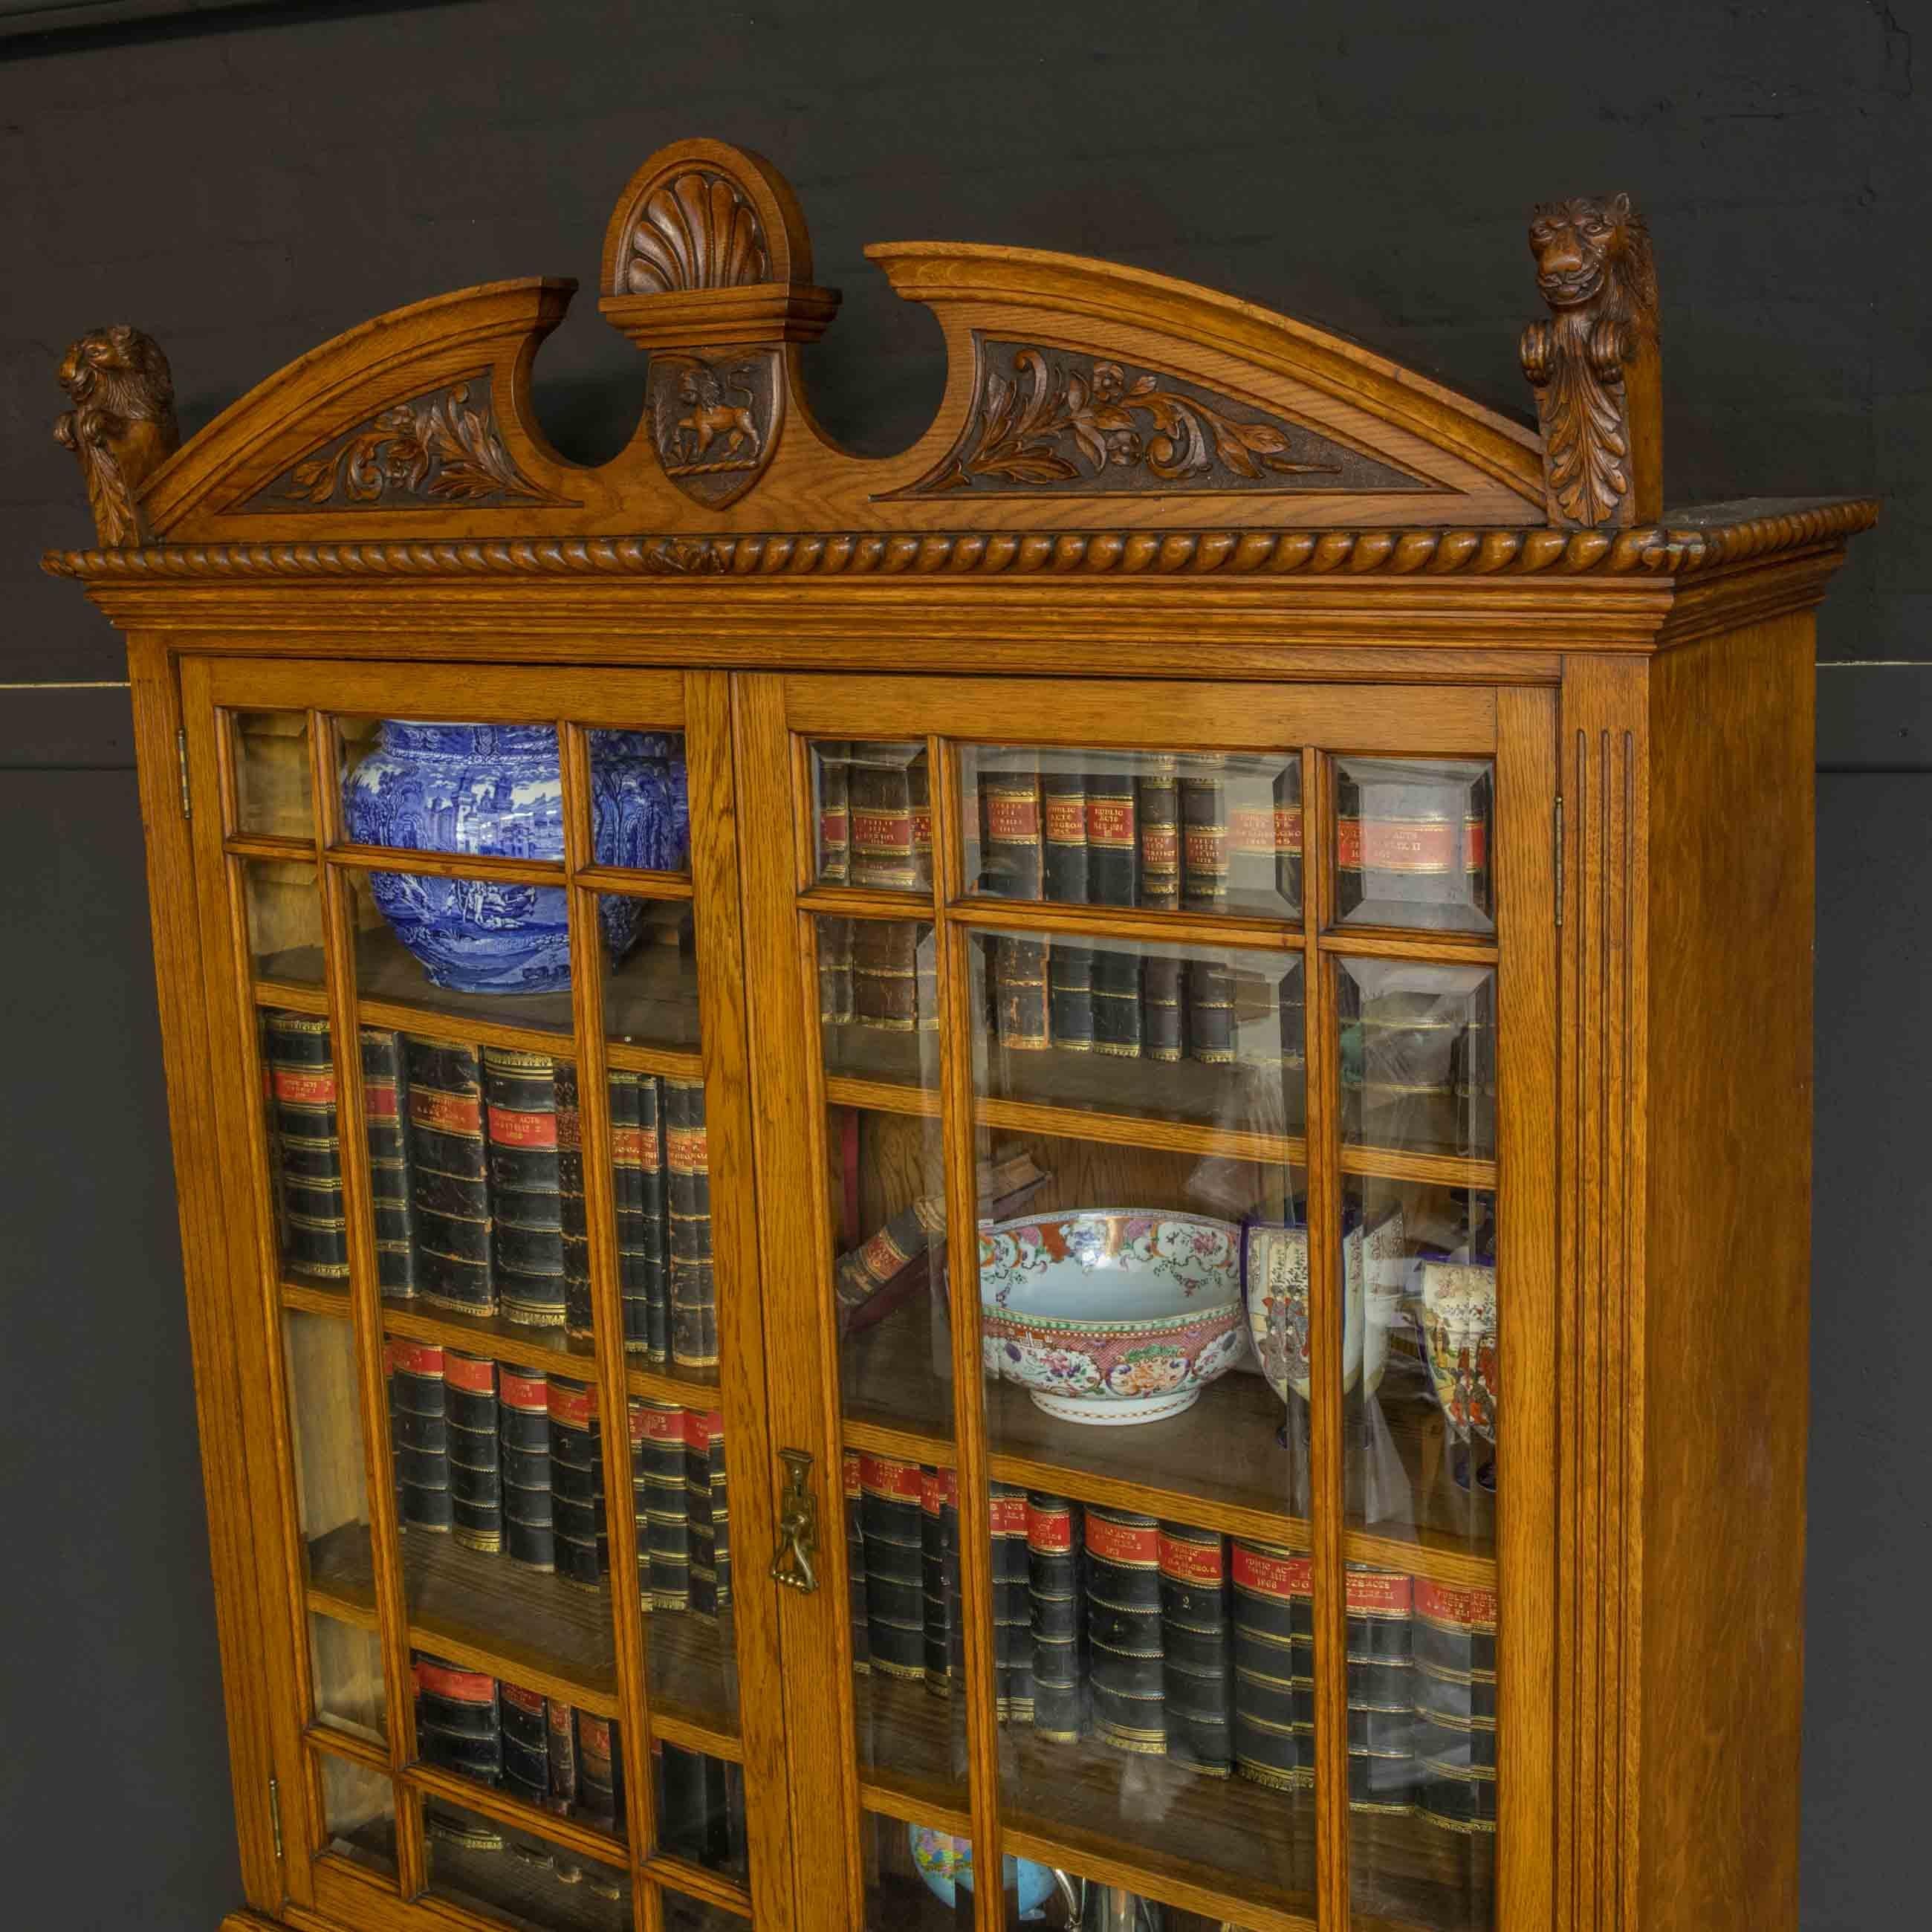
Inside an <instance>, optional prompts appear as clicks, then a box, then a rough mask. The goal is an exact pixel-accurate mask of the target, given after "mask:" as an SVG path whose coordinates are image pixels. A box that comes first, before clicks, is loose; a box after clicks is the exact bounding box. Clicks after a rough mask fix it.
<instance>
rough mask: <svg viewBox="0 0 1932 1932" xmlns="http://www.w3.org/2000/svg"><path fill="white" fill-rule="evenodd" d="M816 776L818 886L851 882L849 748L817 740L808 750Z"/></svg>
mask: <svg viewBox="0 0 1932 1932" xmlns="http://www.w3.org/2000/svg"><path fill="white" fill-rule="evenodd" d="M811 749H812V754H813V757H814V761H815V769H816V770H817V776H818V877H819V882H820V884H822V885H827V886H844V885H850V883H851V882H852V804H851V789H850V779H851V771H852V765H851V759H852V748H851V746H850V745H849V744H847V743H846V742H844V740H843V739H831V738H825V739H820V740H819V742H817V744H815V745H813V746H812V748H811Z"/></svg>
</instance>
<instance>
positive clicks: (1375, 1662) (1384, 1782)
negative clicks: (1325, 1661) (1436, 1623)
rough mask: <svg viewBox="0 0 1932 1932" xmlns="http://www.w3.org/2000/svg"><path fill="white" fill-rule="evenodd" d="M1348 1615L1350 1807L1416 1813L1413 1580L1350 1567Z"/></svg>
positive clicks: (1397, 1573)
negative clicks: (1413, 1708) (1413, 1707)
mask: <svg viewBox="0 0 1932 1932" xmlns="http://www.w3.org/2000/svg"><path fill="white" fill-rule="evenodd" d="M1343 1589H1344V1592H1345V1594H1346V1600H1347V1605H1348V1615H1349V1660H1348V1661H1349V1804H1350V1805H1351V1806H1352V1808H1354V1809H1355V1810H1357V1811H1379V1812H1388V1813H1391V1814H1401V1813H1406V1812H1408V1811H1413V1810H1414V1809H1415V1736H1414V1731H1415V1723H1414V1715H1413V1710H1412V1706H1413V1704H1414V1701H1415V1691H1414V1685H1415V1667H1414V1664H1413V1661H1412V1623H1411V1615H1412V1584H1411V1583H1410V1580H1409V1578H1408V1577H1406V1576H1405V1575H1404V1574H1403V1573H1402V1572H1400V1571H1394V1570H1381V1569H1377V1568H1373V1566H1372V1565H1368V1564H1364V1563H1351V1564H1349V1565H1347V1566H1346V1571H1345V1574H1344V1580H1343Z"/></svg>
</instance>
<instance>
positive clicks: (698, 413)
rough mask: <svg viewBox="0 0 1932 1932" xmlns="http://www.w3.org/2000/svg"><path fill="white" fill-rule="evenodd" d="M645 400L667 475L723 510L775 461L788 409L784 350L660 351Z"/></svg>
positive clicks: (695, 496) (653, 363) (654, 359)
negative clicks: (782, 360)
mask: <svg viewBox="0 0 1932 1932" xmlns="http://www.w3.org/2000/svg"><path fill="white" fill-rule="evenodd" d="M645 398H646V400H645V407H646V410H648V411H649V415H650V423H651V438H652V442H653V443H654V444H655V446H656V449H657V452H658V461H659V462H660V463H662V464H663V466H664V474H665V475H667V476H668V477H669V478H670V480H671V481H673V483H675V484H676V485H677V487H679V489H680V490H682V491H683V492H684V493H685V495H686V496H689V497H691V499H693V500H694V501H695V502H700V503H703V504H704V505H706V506H707V507H708V508H712V509H718V508H722V507H723V506H724V505H725V504H727V503H729V502H732V501H733V500H734V499H736V498H737V497H739V496H742V495H743V494H744V493H745V491H746V490H748V489H749V488H750V487H751V485H752V484H754V482H755V481H757V478H758V474H759V472H760V471H761V470H762V469H763V468H764V466H765V465H766V463H768V462H769V461H770V460H771V455H772V448H773V446H775V444H776V443H777V441H778V425H779V422H780V421H781V419H782V417H783V415H784V383H783V381H782V380H781V374H780V371H779V368H778V351H777V350H775V349H751V348H737V349H727V350H721V351H719V352H718V353H710V354H705V355H698V354H696V353H692V352H691V351H688V350H660V351H658V353H655V354H654V355H653V356H652V357H651V366H650V373H649V376H648V377H647V378H646V386H645Z"/></svg>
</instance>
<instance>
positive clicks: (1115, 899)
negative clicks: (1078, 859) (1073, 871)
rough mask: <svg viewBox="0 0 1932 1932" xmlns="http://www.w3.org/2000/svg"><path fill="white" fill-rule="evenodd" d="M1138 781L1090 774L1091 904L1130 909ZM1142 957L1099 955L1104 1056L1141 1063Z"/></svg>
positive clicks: (1099, 1039)
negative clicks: (1110, 1055) (1109, 1055)
mask: <svg viewBox="0 0 1932 1932" xmlns="http://www.w3.org/2000/svg"><path fill="white" fill-rule="evenodd" d="M1139 858H1140V838H1139V832H1138V829H1137V828H1136V823H1135V796H1134V781H1133V778H1132V776H1131V775H1130V774H1129V773H1128V772H1127V771H1125V770H1124V769H1123V770H1120V771H1100V772H1088V775H1087V900H1088V904H1090V905H1106V906H1130V905H1132V904H1133V902H1134V898H1135V889H1136V884H1137V880H1136V873H1137V872H1138V871H1139ZM1144 1031H1145V1029H1144V1026H1143V1022H1142V1012H1141V959H1140V955H1139V953H1128V952H1123V951H1121V950H1119V949H1118V948H1117V947H1103V948H1102V949H1101V950H1099V951H1097V952H1096V953H1095V954H1094V1050H1095V1051H1096V1052H1100V1053H1108V1054H1112V1055H1115V1057H1116V1058H1119V1059H1124V1060H1137V1059H1139V1057H1140V1054H1141V1050H1142V1043H1143V1034H1144Z"/></svg>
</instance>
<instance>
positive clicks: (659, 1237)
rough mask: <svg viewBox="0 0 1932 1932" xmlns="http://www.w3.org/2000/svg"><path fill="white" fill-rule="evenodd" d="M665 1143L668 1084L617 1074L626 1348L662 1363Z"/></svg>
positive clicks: (613, 1100) (614, 1168)
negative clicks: (665, 1090) (666, 1090)
mask: <svg viewBox="0 0 1932 1932" xmlns="http://www.w3.org/2000/svg"><path fill="white" fill-rule="evenodd" d="M664 1143H665V1136H664V1083H663V1082H662V1081H661V1080H660V1079H658V1077H657V1076H655V1074H650V1073H628V1072H625V1071H624V1070H622V1069H619V1070H617V1071H616V1072H614V1073H612V1075H611V1076H610V1161H611V1175H612V1181H613V1193H614V1195H615V1197H616V1215H617V1281H618V1287H619V1292H620V1293H621V1295H622V1300H623V1307H624V1348H625V1352H626V1353H628V1354H631V1355H643V1356H644V1357H645V1358H646V1359H647V1360H649V1361H651V1362H652V1363H654V1364H658V1365H660V1366H661V1365H663V1364H667V1363H668V1362H669V1361H670V1175H669V1174H668V1172H667V1170H666V1166H665V1145H664Z"/></svg>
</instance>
